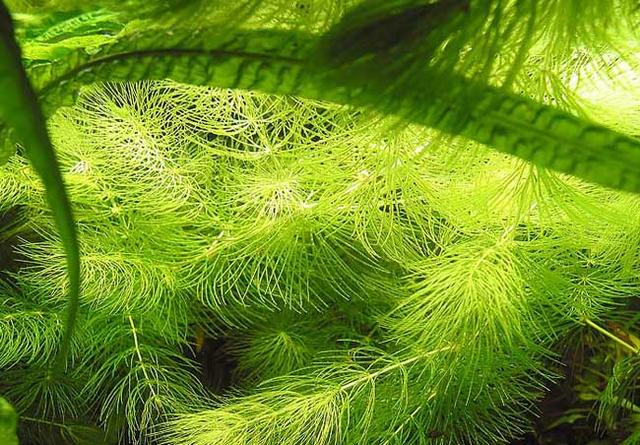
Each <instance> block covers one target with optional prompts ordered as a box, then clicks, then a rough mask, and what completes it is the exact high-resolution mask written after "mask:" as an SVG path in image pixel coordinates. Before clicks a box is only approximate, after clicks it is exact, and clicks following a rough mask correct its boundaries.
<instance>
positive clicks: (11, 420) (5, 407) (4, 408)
mask: <svg viewBox="0 0 640 445" xmlns="http://www.w3.org/2000/svg"><path fill="white" fill-rule="evenodd" d="M17 421H18V415H17V414H16V410H15V409H13V406H11V405H10V404H9V402H7V401H6V400H5V399H3V398H2V397H0V443H1V444H2V445H18V437H17V436H16V424H17Z"/></svg>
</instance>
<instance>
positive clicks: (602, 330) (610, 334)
mask: <svg viewBox="0 0 640 445" xmlns="http://www.w3.org/2000/svg"><path fill="white" fill-rule="evenodd" d="M584 322H585V323H586V324H587V326H590V327H592V328H593V329H595V330H596V331H598V332H600V333H601V334H603V335H605V336H607V337H609V338H610V339H611V340H613V341H615V342H616V343H618V344H619V345H621V346H624V347H625V348H627V349H628V350H629V351H631V352H633V353H634V354H638V352H640V350H638V348H635V347H633V346H631V345H630V344H629V343H627V342H626V341H624V340H622V339H621V338H620V337H617V336H615V335H613V334H612V333H611V332H609V331H607V330H606V329H605V328H603V327H601V326H599V325H597V324H596V323H594V322H593V321H591V320H589V319H588V318H585V319H584Z"/></svg>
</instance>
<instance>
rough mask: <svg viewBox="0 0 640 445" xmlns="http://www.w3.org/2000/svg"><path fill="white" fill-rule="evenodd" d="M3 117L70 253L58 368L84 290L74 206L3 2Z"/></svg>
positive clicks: (0, 76)
mask: <svg viewBox="0 0 640 445" xmlns="http://www.w3.org/2000/svg"><path fill="white" fill-rule="evenodd" d="M0 91H2V92H3V98H2V101H1V102H0V118H1V119H2V120H3V121H4V122H5V123H6V124H8V127H9V128H10V129H11V130H12V131H13V133H14V135H15V137H16V139H17V140H18V141H20V142H21V143H22V144H23V146H24V148H25V153H26V155H27V157H28V158H29V161H30V162H31V164H32V165H33V168H34V169H35V171H36V172H37V173H38V175H39V176H40V179H41V180H42V182H43V184H44V186H45V190H46V196H47V201H48V203H49V207H50V208H51V211H52V213H53V217H54V219H55V222H56V226H57V228H58V232H59V234H60V238H61V239H62V243H63V245H64V248H65V251H66V255H67V271H68V276H69V306H68V314H67V325H66V332H65V335H64V337H63V341H62V346H61V349H60V353H59V356H58V363H57V368H58V369H60V368H61V367H62V366H63V365H64V360H65V358H66V355H67V352H68V350H69V345H70V341H71V335H72V332H73V328H74V325H75V320H76V315H77V310H78V297H79V293H80V254H79V249H78V240H77V235H76V229H75V224H74V221H73V215H72V213H71V205H70V203H69V200H68V198H67V195H66V192H65V188H64V183H63V182H62V175H61V174H60V168H59V166H58V161H57V159H56V156H55V153H54V151H53V147H52V146H51V142H50V140H49V135H48V134H47V128H46V125H45V119H44V116H43V115H42V112H41V110H40V106H39V105H38V101H37V98H36V95H35V93H34V91H33V89H32V88H31V85H30V83H29V79H28V78H27V75H26V73H25V70H24V68H23V66H22V62H21V57H20V48H19V47H18V44H17V43H16V41H15V38H14V34H13V24H12V21H11V16H10V15H9V11H8V10H7V8H6V6H5V5H4V3H2V2H0Z"/></svg>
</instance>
